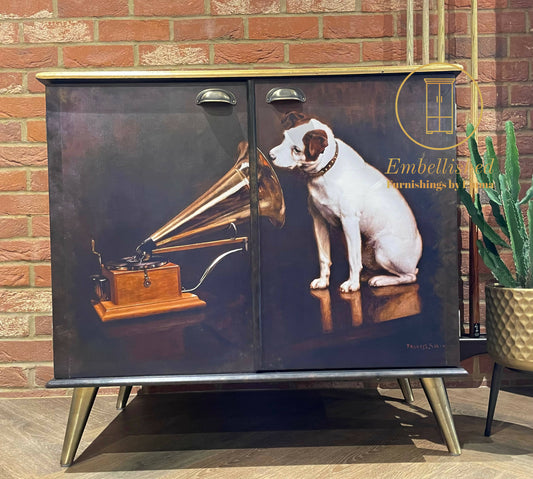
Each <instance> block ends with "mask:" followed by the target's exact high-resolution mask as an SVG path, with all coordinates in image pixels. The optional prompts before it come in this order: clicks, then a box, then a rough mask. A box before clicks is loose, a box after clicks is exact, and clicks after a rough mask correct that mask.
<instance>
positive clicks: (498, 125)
mask: <svg viewBox="0 0 533 479" xmlns="http://www.w3.org/2000/svg"><path fill="white" fill-rule="evenodd" d="M506 121H512V122H513V123H514V125H515V129H517V130H519V129H521V128H524V127H525V126H527V112H526V111H524V110H517V109H507V110H500V109H499V110H498V111H495V110H485V111H484V112H483V117H482V118H481V124H480V126H479V130H480V131H488V132H493V131H502V132H503V131H505V122H506Z"/></svg>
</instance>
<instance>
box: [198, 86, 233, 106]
mask: <svg viewBox="0 0 533 479" xmlns="http://www.w3.org/2000/svg"><path fill="white" fill-rule="evenodd" d="M202 103H227V104H229V105H236V104H237V98H236V97H235V95H234V94H233V93H232V92H230V91H228V90H224V89H222V88H206V89H205V90H202V91H201V92H200V93H198V95H196V104H197V105H201V104H202Z"/></svg>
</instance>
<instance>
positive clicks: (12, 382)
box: [0, 367, 28, 388]
mask: <svg viewBox="0 0 533 479" xmlns="http://www.w3.org/2000/svg"><path fill="white" fill-rule="evenodd" d="M27 386H28V376H27V371H26V369H24V368H20V367H7V368H6V367H0V387H1V388H23V387H27Z"/></svg>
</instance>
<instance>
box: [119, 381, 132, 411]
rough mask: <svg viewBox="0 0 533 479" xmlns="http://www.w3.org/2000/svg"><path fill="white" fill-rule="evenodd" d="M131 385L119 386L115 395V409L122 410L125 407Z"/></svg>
mask: <svg viewBox="0 0 533 479" xmlns="http://www.w3.org/2000/svg"><path fill="white" fill-rule="evenodd" d="M131 388H132V386H120V390H119V392H118V397H117V409H118V410H122V409H124V408H125V407H126V404H127V403H128V398H129V397H130V393H131Z"/></svg>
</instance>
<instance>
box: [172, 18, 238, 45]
mask: <svg viewBox="0 0 533 479" xmlns="http://www.w3.org/2000/svg"><path fill="white" fill-rule="evenodd" d="M243 36H244V24H243V20H242V19H241V18H194V19H185V20H177V21H175V22H174V40H177V41H191V40H215V39H226V40H239V39H241V38H243Z"/></svg>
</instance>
